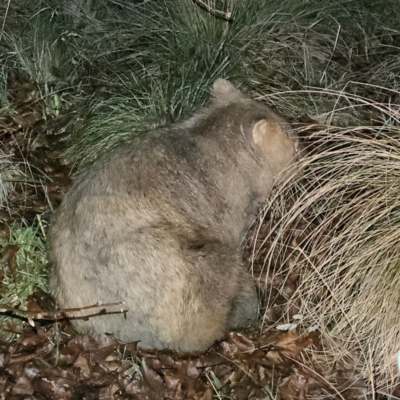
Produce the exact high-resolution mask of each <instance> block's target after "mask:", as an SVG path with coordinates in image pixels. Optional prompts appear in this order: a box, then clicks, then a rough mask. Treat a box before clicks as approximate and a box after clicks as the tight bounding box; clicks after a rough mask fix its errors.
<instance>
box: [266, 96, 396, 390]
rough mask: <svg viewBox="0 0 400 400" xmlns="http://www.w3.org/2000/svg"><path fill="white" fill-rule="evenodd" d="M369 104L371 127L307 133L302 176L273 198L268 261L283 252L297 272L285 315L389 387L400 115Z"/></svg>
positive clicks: (385, 106)
mask: <svg viewBox="0 0 400 400" xmlns="http://www.w3.org/2000/svg"><path fill="white" fill-rule="evenodd" d="M356 100H357V99H356V98H355V97H353V101H354V105H356ZM365 101H366V100H365V99H363V98H360V99H359V105H360V106H361V105H363V106H365ZM368 108H369V110H370V112H371V113H377V114H379V115H380V119H379V121H375V123H374V125H365V126H356V127H352V128H350V127H348V128H341V127H337V126H334V125H320V124H316V125H315V126H308V127H307V130H308V132H309V134H308V138H307V140H308V142H309V143H311V147H310V153H309V154H308V155H307V156H306V157H305V159H304V160H303V163H304V176H303V178H301V179H299V180H298V181H297V182H295V185H294V187H293V186H291V187H290V188H283V189H282V190H280V191H279V192H278V194H277V195H276V197H275V198H274V199H273V200H272V202H273V204H274V206H273V207H274V209H275V211H274V213H275V216H277V220H278V222H277V226H276V228H277V231H278V235H277V237H275V239H274V241H273V245H272V246H271V248H270V254H271V257H268V256H267V257H266V259H267V260H268V259H271V258H272V254H273V252H274V251H280V252H281V253H282V252H284V255H282V256H281V257H282V259H285V257H286V259H287V260H289V259H290V260H291V262H288V263H284V264H285V265H286V268H285V270H284V271H281V273H283V274H284V275H285V276H287V275H288V274H290V273H293V272H297V273H299V274H300V279H299V284H298V287H297V290H296V291H295V293H294V294H293V295H292V296H291V297H290V298H288V303H289V304H288V310H290V309H291V307H293V308H292V310H295V311H294V312H295V313H296V314H298V315H301V321H302V323H303V324H305V326H306V327H310V326H313V327H318V328H319V329H320V330H321V331H322V332H323V333H324V334H326V335H327V337H329V338H331V339H332V342H333V343H335V341H336V344H337V346H336V350H337V354H336V356H337V360H339V359H340V358H341V357H343V355H344V354H348V353H351V352H352V351H356V353H354V354H358V355H359V360H358V364H359V366H360V367H361V368H362V371H363V375H364V377H366V378H368V379H370V380H371V384H372V387H373V388H377V387H378V388H382V387H385V389H387V385H389V384H390V383H393V382H394V381H395V378H396V376H398V372H397V365H396V355H397V352H398V351H399V350H400V348H399V339H400V314H399V311H398V310H399V307H400V297H399V295H398V294H399V291H400V261H399V260H400V117H399V110H398V106H397V107H393V106H392V105H390V104H381V103H375V102H371V101H370V102H369V103H368ZM277 205H278V209H276V207H277ZM304 219H305V220H306V221H307V222H308V226H306V227H304V226H303V227H302V228H300V227H299V221H300V220H303V221H304ZM304 228H306V229H308V230H309V231H310V232H311V233H310V234H309V235H308V236H307V237H306V238H302V239H301V240H299V237H300V236H299V231H298V230H299V229H304ZM288 231H289V232H292V235H289V236H284V235H283V233H285V235H287V232H288ZM279 232H280V233H281V234H279ZM271 234H276V231H275V232H271ZM266 240H268V238H266ZM268 267H269V266H268V263H267V264H266V265H265V268H268ZM287 316H288V317H289V319H290V318H291V317H292V316H293V312H292V313H290V312H289V313H288V315H287ZM339 343H340V345H339Z"/></svg>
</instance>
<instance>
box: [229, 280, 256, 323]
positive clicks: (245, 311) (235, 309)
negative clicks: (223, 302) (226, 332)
mask: <svg viewBox="0 0 400 400" xmlns="http://www.w3.org/2000/svg"><path fill="white" fill-rule="evenodd" d="M258 312H259V302H258V295H257V291H256V288H255V287H254V285H253V284H249V285H246V286H244V287H243V288H242V290H241V291H240V292H239V293H238V295H237V296H236V297H235V298H234V299H233V302H232V305H231V309H230V311H229V314H228V328H229V329H237V328H245V327H246V326H248V325H250V324H252V323H253V322H255V321H256V320H257V317H258Z"/></svg>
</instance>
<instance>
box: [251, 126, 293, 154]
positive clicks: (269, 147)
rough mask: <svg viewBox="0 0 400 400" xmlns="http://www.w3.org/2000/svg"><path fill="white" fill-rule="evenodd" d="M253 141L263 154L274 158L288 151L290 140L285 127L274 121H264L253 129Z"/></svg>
mask: <svg viewBox="0 0 400 400" xmlns="http://www.w3.org/2000/svg"><path fill="white" fill-rule="evenodd" d="M252 134H253V140H254V143H255V144H256V145H257V147H259V148H260V150H261V151H262V152H263V153H266V154H272V155H274V156H277V155H279V154H280V155H284V154H286V153H287V151H288V148H287V146H288V143H289V142H290V139H289V137H288V135H287V134H286V132H285V130H284V129H283V127H282V126H281V125H280V124H279V123H278V122H277V121H274V120H267V119H262V120H260V121H258V122H257V123H256V124H255V125H254V127H253V132H252Z"/></svg>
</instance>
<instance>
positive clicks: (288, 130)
mask: <svg viewBox="0 0 400 400" xmlns="http://www.w3.org/2000/svg"><path fill="white" fill-rule="evenodd" d="M211 97H212V102H213V104H215V105H220V106H228V105H230V104H232V103H243V105H245V106H244V107H242V109H243V110H249V113H251V114H252V116H253V118H254V119H253V121H252V123H251V126H250V130H251V132H250V140H251V142H252V145H253V146H254V148H255V150H256V151H257V152H258V153H259V154H260V155H261V157H263V158H264V161H265V162H266V163H267V164H268V166H269V168H270V170H271V171H273V172H274V174H275V177H276V179H277V180H278V181H279V182H280V183H281V182H282V181H284V180H287V179H288V178H291V177H293V176H294V175H298V174H299V169H298V167H292V168H291V166H293V164H295V163H296V161H298V160H299V159H300V157H301V155H302V149H301V145H300V142H299V138H298V136H297V135H296V134H295V133H294V131H293V129H292V127H291V126H290V124H289V122H288V121H286V120H285V119H284V118H282V117H280V116H278V115H277V114H275V113H274V112H273V111H272V110H271V109H270V108H269V107H268V106H266V105H265V104H262V103H260V102H258V101H254V100H252V99H250V98H249V97H247V96H245V95H244V94H243V93H241V92H240V91H239V90H238V89H236V88H235V87H234V86H233V85H232V84H231V83H230V82H228V81H227V80H225V79H217V80H216V81H215V82H214V84H213V86H212V88H211ZM244 128H245V127H244Z"/></svg>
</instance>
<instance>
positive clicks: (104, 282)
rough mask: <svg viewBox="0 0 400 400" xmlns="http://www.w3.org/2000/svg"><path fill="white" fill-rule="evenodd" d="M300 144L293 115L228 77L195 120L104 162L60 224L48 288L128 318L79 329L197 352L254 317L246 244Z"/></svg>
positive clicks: (80, 323) (65, 302) (65, 304)
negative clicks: (113, 307) (110, 306)
mask: <svg viewBox="0 0 400 400" xmlns="http://www.w3.org/2000/svg"><path fill="white" fill-rule="evenodd" d="M297 148H298V140H297V138H296V137H295V135H294V134H293V132H292V130H291V128H290V126H289V124H288V123H287V122H286V121H285V120H284V119H283V118H281V117H279V116H278V115H276V114H275V113H274V112H273V111H271V110H270V109H269V108H268V107H267V106H265V105H263V104H262V103H260V102H256V101H254V100H251V99H249V98H248V97H246V96H245V95H244V94H242V93H241V92H240V91H238V90H237V89H235V88H234V87H233V86H232V85H231V84H230V83H229V82H228V81H226V80H223V79H219V80H217V81H216V82H215V83H214V84H213V87H212V90H211V99H210V101H209V104H208V105H207V106H206V107H205V108H203V109H201V110H200V111H199V112H197V113H196V114H195V115H194V116H192V117H191V118H189V119H187V120H186V121H183V122H180V123H177V124H173V125H170V126H167V127H164V128H158V129H155V130H153V131H150V132H148V133H147V134H145V135H143V136H141V137H138V138H136V139H134V140H132V141H131V142H130V143H129V144H124V145H121V146H120V147H117V148H115V149H114V150H112V151H110V152H109V153H108V154H106V155H105V156H103V157H102V158H100V159H99V160H98V161H97V162H96V163H95V164H94V165H93V166H92V167H91V168H89V169H88V170H87V171H85V172H84V173H82V174H81V175H80V176H79V177H78V178H77V180H76V181H75V183H74V185H73V186H72V188H71V190H70V191H69V193H67V195H66V197H65V199H64V201H63V203H62V205H61V207H60V209H59V210H58V212H57V214H56V216H55V219H54V221H53V224H52V226H51V228H50V233H49V239H50V256H51V259H52V264H53V267H52V271H51V274H50V275H51V276H50V289H51V292H52V294H53V295H54V296H55V298H56V300H57V301H58V304H59V305H60V306H61V307H62V308H73V307H83V306H87V305H91V304H95V303H97V302H101V303H114V302H124V303H125V305H124V308H125V309H126V310H128V312H127V313H126V315H125V316H124V315H123V314H107V315H101V316H96V317H92V318H89V319H88V320H86V321H85V320H74V321H72V322H73V325H74V326H75V328H76V329H78V330H79V331H81V332H85V331H88V330H94V331H97V332H109V333H113V334H115V336H116V337H117V338H119V339H121V340H123V341H140V342H139V346H141V347H144V348H158V349H162V348H170V349H173V350H179V351H192V350H204V349H206V348H208V347H209V346H210V345H212V344H213V342H214V341H215V340H217V339H220V338H222V337H223V336H224V334H225V332H226V331H227V330H228V329H235V328H240V327H245V326H247V325H248V324H249V323H251V322H252V321H254V320H255V319H256V318H257V313H258V299H257V293H256V290H255V287H254V284H253V282H252V279H251V276H250V274H248V273H247V272H246V271H245V270H244V268H243V266H242V261H241V258H242V244H241V243H242V241H243V237H244V235H245V233H246V231H247V230H248V228H249V227H250V225H251V223H252V221H253V220H254V217H255V214H256V213H257V210H258V208H259V207H260V205H261V204H262V202H263V201H265V200H266V198H267V196H268V195H269V193H270V191H271V189H272V187H273V185H274V183H276V181H277V179H281V178H282V179H287V178H288V177H290V175H291V174H293V173H296V171H295V167H294V166H293V164H294V162H295V160H296V157H297Z"/></svg>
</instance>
